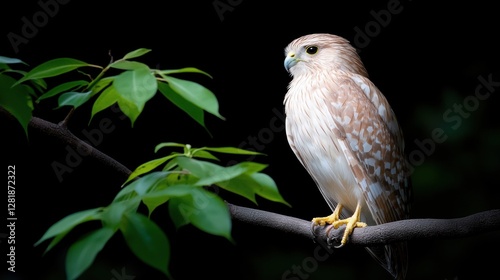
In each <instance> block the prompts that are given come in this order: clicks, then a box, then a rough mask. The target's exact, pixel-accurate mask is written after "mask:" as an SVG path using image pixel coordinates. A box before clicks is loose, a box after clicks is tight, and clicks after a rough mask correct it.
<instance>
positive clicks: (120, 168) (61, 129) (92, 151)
mask: <svg viewBox="0 0 500 280" xmlns="http://www.w3.org/2000/svg"><path fill="white" fill-rule="evenodd" d="M0 112H1V113H3V114H4V115H5V116H7V118H9V119H10V120H12V121H16V122H17V120H15V118H14V117H13V116H12V115H11V114H10V113H9V112H7V111H6V110H5V109H3V108H1V107H0ZM28 128H30V129H34V130H36V131H39V132H41V133H42V134H45V135H46V136H49V137H53V138H55V139H57V140H59V141H61V142H62V143H63V144H64V145H68V146H70V147H71V148H73V149H74V150H75V151H85V154H86V155H87V156H88V157H90V158H93V159H95V160H97V161H98V162H100V163H101V164H103V165H104V166H108V167H110V168H112V169H114V170H115V171H116V172H117V173H118V174H119V175H120V176H123V177H124V178H128V176H129V175H130V173H132V171H130V169H128V168H127V167H125V166H124V165H123V164H121V163H120V162H118V161H116V160H115V159H113V158H111V157H110V156H108V155H106V154H105V153H103V152H101V151H99V150H98V149H96V148H94V147H93V146H91V145H89V144H87V143H86V142H85V141H83V140H81V139H80V138H78V137H76V136H75V135H74V134H73V133H71V131H69V129H68V128H67V127H66V123H65V121H63V122H61V124H55V123H51V122H48V121H46V120H43V119H40V118H37V117H33V118H32V119H31V121H30V122H29V124H28Z"/></svg>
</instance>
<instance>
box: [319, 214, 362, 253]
mask: <svg viewBox="0 0 500 280" xmlns="http://www.w3.org/2000/svg"><path fill="white" fill-rule="evenodd" d="M343 225H345V229H344V234H343V235H342V239H341V240H340V245H338V246H335V248H342V247H344V245H345V244H347V241H348V240H349V236H350V235H351V234H352V232H353V231H354V229H355V228H357V227H359V228H362V227H366V223H363V222H360V221H359V219H357V217H355V216H352V217H350V218H347V219H343V220H338V221H335V222H333V223H332V224H331V225H330V226H328V228H327V229H326V236H327V237H328V243H329V244H331V243H332V242H331V240H330V239H333V237H332V238H331V237H330V232H331V230H332V229H338V228H339V227H340V226H343Z"/></svg>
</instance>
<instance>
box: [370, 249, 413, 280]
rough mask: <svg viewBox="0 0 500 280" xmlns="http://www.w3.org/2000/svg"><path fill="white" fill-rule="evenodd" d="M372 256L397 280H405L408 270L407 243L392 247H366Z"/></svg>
mask: <svg viewBox="0 0 500 280" xmlns="http://www.w3.org/2000/svg"><path fill="white" fill-rule="evenodd" d="M366 250H367V251H368V253H370V255H371V256H372V257H373V258H374V259H375V260H377V262H378V263H379V264H380V265H381V266H382V267H383V268H385V269H386V270H387V271H388V272H389V273H390V274H391V275H392V276H393V277H394V279H396V280H403V279H405V277H406V271H407V269H408V252H407V245H406V242H401V243H393V244H390V245H384V246H377V247H366Z"/></svg>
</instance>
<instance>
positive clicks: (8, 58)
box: [0, 56, 27, 65]
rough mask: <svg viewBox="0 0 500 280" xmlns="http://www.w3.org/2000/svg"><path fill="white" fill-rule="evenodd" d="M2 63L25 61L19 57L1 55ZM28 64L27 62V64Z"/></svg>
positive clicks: (0, 61) (0, 60)
mask: <svg viewBox="0 0 500 280" xmlns="http://www.w3.org/2000/svg"><path fill="white" fill-rule="evenodd" d="M0 63H5V64H15V63H22V64H26V63H24V62H23V61H22V60H20V59H17V58H11V57H6V56H0ZM26 65H27V64H26Z"/></svg>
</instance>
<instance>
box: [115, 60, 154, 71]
mask: <svg viewBox="0 0 500 280" xmlns="http://www.w3.org/2000/svg"><path fill="white" fill-rule="evenodd" d="M109 67H112V68H116V69H122V70H135V69H141V68H142V69H148V70H149V67H148V66H147V65H146V64H144V63H141V62H137V61H128V60H118V61H115V62H113V63H111V64H110V65H109Z"/></svg>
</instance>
